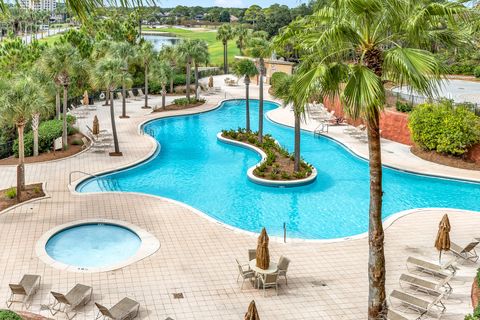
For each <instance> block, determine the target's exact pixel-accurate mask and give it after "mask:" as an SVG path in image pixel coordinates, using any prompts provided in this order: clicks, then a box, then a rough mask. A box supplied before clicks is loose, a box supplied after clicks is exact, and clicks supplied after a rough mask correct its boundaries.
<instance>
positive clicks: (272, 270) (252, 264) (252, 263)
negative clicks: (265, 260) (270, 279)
mask: <svg viewBox="0 0 480 320" xmlns="http://www.w3.org/2000/svg"><path fill="white" fill-rule="evenodd" d="M248 265H249V267H250V269H251V270H253V271H254V272H255V273H256V274H257V275H259V276H260V277H262V279H265V277H266V275H267V274H271V273H275V272H277V270H278V266H277V264H276V263H275V262H272V261H270V263H269V264H268V269H261V268H259V267H257V259H252V260H251V261H250V262H249V263H248ZM258 287H259V282H257V288H258Z"/></svg>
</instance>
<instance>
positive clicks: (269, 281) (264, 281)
mask: <svg viewBox="0 0 480 320" xmlns="http://www.w3.org/2000/svg"><path fill="white" fill-rule="evenodd" d="M258 287H259V288H263V296H264V297H265V296H266V290H265V289H266V288H275V295H278V272H275V273H271V274H266V275H260V276H259V277H258Z"/></svg>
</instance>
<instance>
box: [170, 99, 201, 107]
mask: <svg viewBox="0 0 480 320" xmlns="http://www.w3.org/2000/svg"><path fill="white" fill-rule="evenodd" d="M197 102H202V103H203V102H205V99H195V98H190V100H189V99H187V98H178V99H175V100H173V103H174V104H176V105H179V106H186V105H189V104H195V103H197Z"/></svg>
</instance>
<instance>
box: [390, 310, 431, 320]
mask: <svg viewBox="0 0 480 320" xmlns="http://www.w3.org/2000/svg"><path fill="white" fill-rule="evenodd" d="M421 318H422V316H418V317H417V318H415V320H420V319H421ZM387 320H411V318H407V317H405V316H403V315H401V314H400V313H398V312H397V311H395V310H392V309H388V313H387Z"/></svg>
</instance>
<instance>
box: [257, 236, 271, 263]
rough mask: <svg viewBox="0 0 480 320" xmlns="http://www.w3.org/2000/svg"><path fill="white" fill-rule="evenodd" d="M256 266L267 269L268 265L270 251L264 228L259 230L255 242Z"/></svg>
mask: <svg viewBox="0 0 480 320" xmlns="http://www.w3.org/2000/svg"><path fill="white" fill-rule="evenodd" d="M256 260H257V261H256V266H257V267H258V268H260V269H265V270H266V269H268V266H269V265H270V253H269V252H268V235H267V230H265V228H263V229H262V232H260V236H259V237H258V242H257V257H256Z"/></svg>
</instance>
